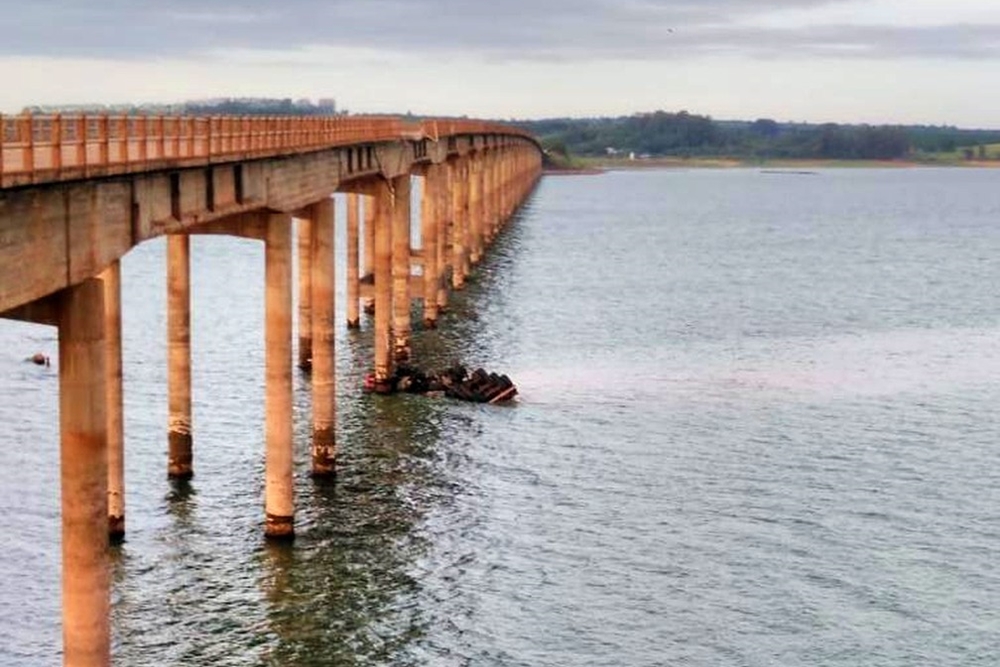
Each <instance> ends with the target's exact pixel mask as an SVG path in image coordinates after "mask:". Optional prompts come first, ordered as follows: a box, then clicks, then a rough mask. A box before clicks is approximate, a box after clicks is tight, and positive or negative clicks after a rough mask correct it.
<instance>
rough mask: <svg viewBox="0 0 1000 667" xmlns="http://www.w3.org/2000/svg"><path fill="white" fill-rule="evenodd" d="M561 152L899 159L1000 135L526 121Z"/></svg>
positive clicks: (686, 119)
mask: <svg viewBox="0 0 1000 667" xmlns="http://www.w3.org/2000/svg"><path fill="white" fill-rule="evenodd" d="M518 125H520V126H522V127H524V128H525V129H527V130H529V131H531V132H533V133H534V134H535V135H536V136H538V137H539V138H540V139H541V140H542V143H543V145H545V146H547V147H548V148H550V149H551V150H552V151H553V152H556V153H565V154H574V155H580V156H606V155H609V154H610V155H625V156H627V155H629V154H634V155H635V156H636V157H661V156H681V157H692V156H705V157H712V156H718V157H721V156H726V157H738V158H761V159H764V158H822V159H862V160H864V159H882V160H889V159H896V158H902V157H907V156H911V155H913V154H915V153H932V152H951V151H955V150H957V149H960V148H961V147H964V146H980V145H985V144H991V143H998V142H1000V131H994V130H961V129H958V128H955V127H948V126H941V127H935V126H899V125H878V126H876V125H842V124H836V123H824V124H810V123H780V122H778V121H775V120H772V119H769V118H761V119H758V120H755V121H716V120H713V119H712V118H710V117H709V116H701V115H697V114H690V113H688V112H686V111H681V112H678V113H669V112H666V111H656V112H653V113H643V114H636V115H634V116H622V117H618V118H587V119H570V118H558V119H548V120H538V121H521V122H518Z"/></svg>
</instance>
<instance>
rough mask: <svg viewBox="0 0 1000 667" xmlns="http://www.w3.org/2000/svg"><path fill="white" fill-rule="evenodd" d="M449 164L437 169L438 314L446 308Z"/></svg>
mask: <svg viewBox="0 0 1000 667" xmlns="http://www.w3.org/2000/svg"><path fill="white" fill-rule="evenodd" d="M451 171H452V165H451V164H448V163H446V164H442V165H440V166H439V167H438V189H437V195H436V196H437V205H436V207H435V208H436V210H437V220H438V224H437V267H438V281H437V305H438V313H440V312H442V311H444V310H445V309H446V308H447V307H448V285H447V283H446V281H447V280H448V279H449V276H448V270H449V269H448V266H449V265H448V254H447V248H448V239H449V235H450V230H451V227H452V210H451V188H452V183H451Z"/></svg>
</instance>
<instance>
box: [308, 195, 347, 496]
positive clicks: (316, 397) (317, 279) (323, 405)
mask: <svg viewBox="0 0 1000 667" xmlns="http://www.w3.org/2000/svg"><path fill="white" fill-rule="evenodd" d="M354 202H355V205H354V210H355V216H354V232H355V235H354V239H355V247H354V270H355V271H354V274H355V275H354V277H355V284H356V281H357V268H358V264H357V259H358V253H357V245H356V242H357V220H358V219H357V196H356V195H355V196H354ZM348 204H350V201H348ZM348 216H350V205H348ZM309 217H310V220H311V223H312V224H311V227H312V236H313V238H312V243H311V246H312V270H313V275H312V332H313V368H312V404H313V406H312V407H313V410H312V411H313V439H312V475H313V477H332V476H333V475H334V474H335V459H336V453H337V444H336V426H337V409H336V401H337V375H336V365H335V354H336V350H335V347H334V345H335V343H334V341H335V339H336V335H335V329H334V285H335V273H334V206H333V199H330V198H327V199H323V200H322V201H319V202H317V203H315V204H313V205H312V206H310V207H309ZM348 220H350V217H348ZM348 226H350V225H348ZM348 238H350V232H348ZM348 257H350V253H348ZM349 265H350V263H348V266H349ZM348 285H350V283H348ZM357 307H358V297H357V293H356V292H355V295H354V309H355V317H357Z"/></svg>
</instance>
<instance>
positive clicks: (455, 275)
mask: <svg viewBox="0 0 1000 667" xmlns="http://www.w3.org/2000/svg"><path fill="white" fill-rule="evenodd" d="M451 195H452V200H451V206H452V215H453V216H454V217H453V221H452V239H451V251H452V252H451V286H452V287H453V288H454V289H456V290H460V289H464V288H465V277H466V276H467V275H468V274H469V253H468V248H469V158H459V160H458V161H457V162H456V163H455V166H454V170H453V171H452V190H451Z"/></svg>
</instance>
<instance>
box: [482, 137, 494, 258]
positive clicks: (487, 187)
mask: <svg viewBox="0 0 1000 667" xmlns="http://www.w3.org/2000/svg"><path fill="white" fill-rule="evenodd" d="M496 150H497V149H496V148H491V149H490V150H489V151H488V152H487V153H486V154H485V155H484V157H483V253H484V254H485V251H486V248H488V247H489V246H491V245H493V239H494V238H495V237H496V233H497V210H496V184H497V183H496V165H497V156H496Z"/></svg>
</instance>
